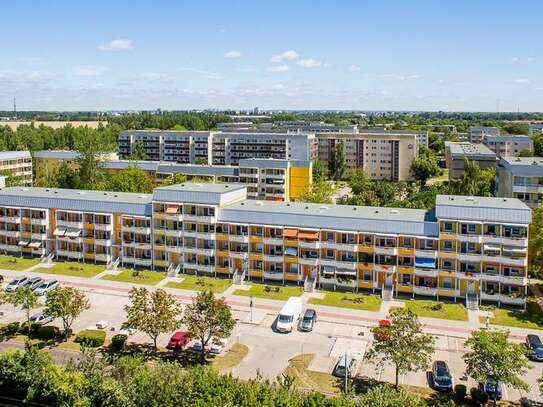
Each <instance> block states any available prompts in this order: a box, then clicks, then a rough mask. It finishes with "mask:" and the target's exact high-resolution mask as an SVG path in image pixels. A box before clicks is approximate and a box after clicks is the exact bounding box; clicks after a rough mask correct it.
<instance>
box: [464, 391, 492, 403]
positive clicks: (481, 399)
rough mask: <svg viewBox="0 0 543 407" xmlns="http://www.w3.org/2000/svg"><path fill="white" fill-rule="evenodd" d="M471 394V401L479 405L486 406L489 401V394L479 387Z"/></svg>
mask: <svg viewBox="0 0 543 407" xmlns="http://www.w3.org/2000/svg"><path fill="white" fill-rule="evenodd" d="M469 394H470V396H471V399H472V400H473V401H474V402H475V403H477V404H478V405H482V404H485V403H486V402H487V401H488V394H486V393H485V392H484V391H483V390H481V389H479V388H477V387H472V388H471V389H470V391H469Z"/></svg>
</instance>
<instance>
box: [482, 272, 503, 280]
mask: <svg viewBox="0 0 543 407" xmlns="http://www.w3.org/2000/svg"><path fill="white" fill-rule="evenodd" d="M479 280H482V281H500V280H501V276H500V275H499V274H498V273H480V274H479Z"/></svg>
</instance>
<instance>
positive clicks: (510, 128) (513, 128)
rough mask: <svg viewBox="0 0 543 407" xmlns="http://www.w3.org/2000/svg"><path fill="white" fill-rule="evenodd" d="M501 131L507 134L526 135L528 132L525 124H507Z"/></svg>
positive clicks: (528, 129)
mask: <svg viewBox="0 0 543 407" xmlns="http://www.w3.org/2000/svg"><path fill="white" fill-rule="evenodd" d="M503 129H504V130H505V132H506V133H508V134H528V133H529V132H530V128H529V126H528V124H527V123H507V124H506V125H504V126H503Z"/></svg>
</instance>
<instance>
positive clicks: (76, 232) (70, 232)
mask: <svg viewBox="0 0 543 407" xmlns="http://www.w3.org/2000/svg"><path fill="white" fill-rule="evenodd" d="M64 236H66V237H79V236H81V229H66V234H65V235H64Z"/></svg>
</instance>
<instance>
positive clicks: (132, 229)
mask: <svg viewBox="0 0 543 407" xmlns="http://www.w3.org/2000/svg"><path fill="white" fill-rule="evenodd" d="M121 231H122V232H123V233H124V232H127V233H136V234H140V235H149V234H151V227H149V226H123V227H122V228H121Z"/></svg>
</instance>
